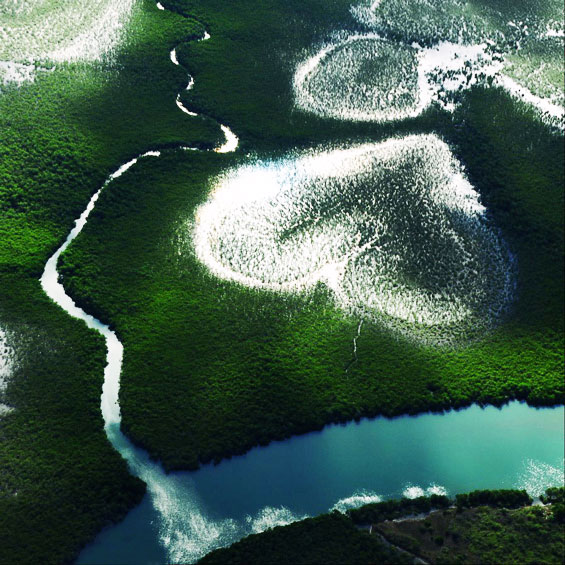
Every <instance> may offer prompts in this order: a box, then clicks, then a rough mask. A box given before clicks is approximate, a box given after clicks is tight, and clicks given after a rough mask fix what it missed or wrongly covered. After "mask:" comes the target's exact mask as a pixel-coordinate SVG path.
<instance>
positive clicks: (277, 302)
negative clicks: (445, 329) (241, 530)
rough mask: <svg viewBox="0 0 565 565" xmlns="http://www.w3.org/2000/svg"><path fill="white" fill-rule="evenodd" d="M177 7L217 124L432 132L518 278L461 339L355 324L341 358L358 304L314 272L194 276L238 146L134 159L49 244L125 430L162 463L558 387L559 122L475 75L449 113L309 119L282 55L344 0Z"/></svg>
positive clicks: (375, 136) (339, 133) (550, 393)
mask: <svg viewBox="0 0 565 565" xmlns="http://www.w3.org/2000/svg"><path fill="white" fill-rule="evenodd" d="M322 4H323V9H322ZM175 6H176V7H177V9H179V10H184V11H185V12H186V13H195V14H196V15H198V17H202V18H203V21H204V22H205V23H206V25H207V26H208V28H209V29H210V32H211V33H212V38H211V39H210V40H209V41H206V42H200V43H189V44H187V45H186V46H185V47H184V48H183V49H179V52H178V55H179V59H180V60H181V62H182V63H184V64H186V65H187V66H188V68H189V69H191V70H192V71H193V72H194V73H195V77H196V82H195V87H194V89H193V90H191V91H190V92H189V93H187V96H188V95H190V96H191V99H190V101H189V102H188V103H189V105H190V104H196V107H197V108H199V109H201V110H202V111H203V112H205V113H208V114H210V115H213V116H216V117H218V118H221V121H222V122H226V123H228V124H229V125H230V126H231V127H232V128H233V129H234V131H235V132H236V133H237V134H238V135H240V136H241V141H242V147H243V149H245V148H249V149H253V150H256V151H258V152H260V154H261V155H263V156H265V157H267V158H268V157H272V156H273V155H275V154H278V153H280V152H281V151H282V150H284V149H285V148H291V147H297V146H304V145H316V144H319V143H322V142H327V143H331V144H335V143H347V142H349V141H356V140H360V139H364V140H367V139H372V140H380V139H382V138H383V137H386V136H388V135H392V134H405V133H408V132H430V131H435V132H437V133H439V134H440V135H442V136H443V137H444V138H445V139H447V140H448V141H449V142H450V143H451V144H452V146H453V147H454V149H455V150H456V152H457V154H458V157H459V158H460V159H461V161H462V162H463V163H464V164H465V166H466V167H467V172H468V174H469V176H470V178H471V180H472V181H473V183H474V184H475V185H476V187H477V189H478V190H479V191H480V193H481V195H482V198H483V200H484V201H485V202H486V204H487V205H488V207H489V211H490V213H491V214H492V216H493V217H494V220H495V222H496V223H497V225H499V226H500V227H501V229H502V231H503V235H504V237H505V238H506V239H507V240H508V241H509V243H510V246H511V248H512V251H513V252H514V253H515V255H516V260H517V265H518V289H517V298H516V302H515V303H514V304H513V305H512V307H511V310H510V312H509V313H508V315H507V317H506V318H505V320H504V321H503V323H502V324H501V326H500V327H498V328H497V329H495V330H494V331H493V332H492V333H490V335H487V336H485V338H484V339H482V340H479V341H476V342H474V343H472V344H470V345H469V346H468V347H465V348H459V349H438V348H427V347H417V346H414V345H412V344H410V343H407V342H404V341H402V340H400V339H397V338H395V337H394V336H391V335H390V334H388V333H387V332H386V331H384V330H382V329H381V328H380V327H378V326H376V325H372V324H371V323H369V322H367V321H366V323H365V324H364V325H363V330H362V333H361V336H360V338H359V339H358V340H357V357H358V361H357V362H355V363H353V364H351V361H352V339H353V337H354V336H355V335H356V331H357V325H358V322H359V320H356V319H352V318H348V317H346V316H344V315H343V313H342V312H341V311H339V310H337V309H335V308H334V306H333V303H332V300H331V296H329V294H328V292H327V290H326V289H325V287H323V286H322V285H320V286H319V287H317V288H316V289H315V290H314V291H313V292H312V293H311V294H310V295H308V296H305V297H294V296H285V295H276V294H274V293H268V292H259V291H252V290H249V289H245V288H242V287H239V286H237V285H235V284H230V283H226V282H223V281H220V280H218V279H216V278H214V277H212V276H210V275H208V274H207V273H206V271H205V269H204V268H203V267H202V266H201V265H200V264H199V263H198V261H196V259H195V258H194V256H193V255H192V252H191V243H190V229H191V227H190V226H191V221H192V217H193V214H194V209H195V207H196V206H197V205H198V204H199V203H201V202H202V201H203V200H204V199H205V198H206V195H207V191H208V183H209V180H210V177H212V176H214V175H216V174H219V173H221V172H222V171H223V170H224V169H225V168H227V167H229V166H231V165H234V164H236V163H239V162H248V158H247V157H246V154H245V151H243V153H242V154H239V155H231V156H228V155H215V154H196V153H190V154H180V153H179V154H178V155H169V156H166V157H162V158H161V159H159V160H154V161H151V160H148V161H147V162H145V163H141V164H140V165H139V166H138V167H137V169H136V170H131V171H130V172H129V173H128V174H126V175H125V176H124V177H122V178H121V179H120V180H119V182H116V183H113V184H112V185H110V186H109V187H108V189H107V191H106V192H105V194H103V195H102V197H101V199H100V201H99V202H98V204H97V207H96V210H95V212H94V214H93V217H92V219H91V220H90V221H89V224H88V225H87V227H86V229H85V231H84V233H83V234H81V236H80V238H79V239H78V240H77V241H76V243H75V244H73V246H72V247H71V249H70V250H69V252H68V253H67V254H66V255H65V256H64V257H63V272H64V276H65V285H66V287H67V289H68V290H69V292H70V293H71V294H72V295H73V296H74V297H75V299H76V300H78V301H79V302H80V303H81V304H82V305H83V306H84V307H85V309H86V310H87V311H89V312H92V313H95V314H97V315H98V316H100V317H101V318H102V319H104V320H105V321H108V322H111V323H112V324H113V325H114V326H115V327H116V329H117V331H118V333H119V335H120V337H121V338H122V340H123V341H124V344H125V349H126V357H125V365H124V373H123V378H122V391H121V402H122V410H123V415H124V426H125V429H126V431H127V432H128V434H129V435H130V437H131V438H132V439H133V440H134V441H135V442H136V443H138V444H140V445H142V446H144V447H146V448H147V449H148V450H149V452H150V453H151V454H152V455H153V456H155V457H157V458H159V459H160V460H161V461H163V463H164V465H165V467H166V468H168V469H173V468H175V469H178V468H195V467H197V466H198V464H199V462H205V461H210V460H220V459H221V458H222V457H225V456H227V455H233V454H238V453H242V452H244V451H246V450H247V449H249V448H250V447H252V446H254V445H257V444H266V443H268V442H269V441H270V440H272V439H284V438H287V437H289V436H290V435H292V434H297V433H303V432H307V431H310V430H314V429H319V428H321V427H322V426H323V425H325V424H327V423H328V422H341V421H346V420H351V419H353V418H359V417H362V416H375V415H378V414H382V415H386V416H395V415H398V414H403V413H411V414H416V413H419V412H423V411H426V410H435V411H442V410H445V409H448V408H452V407H455V408H459V407H463V406H466V405H469V404H470V403H472V402H478V403H481V404H495V405H502V404H503V403H505V402H506V401H508V400H509V399H520V400H527V401H528V402H529V403H530V404H536V405H537V404H541V405H547V404H555V403H560V402H562V401H563V397H564V379H563V342H564V340H563V282H564V281H563V221H562V201H563V200H562V199H563V194H562V189H561V187H562V185H563V181H564V177H563V169H562V163H563V142H562V137H560V136H559V135H555V133H554V132H552V131H551V130H549V129H548V128H547V127H546V126H544V125H543V124H541V123H540V122H539V121H537V120H536V119H535V117H534V116H533V115H532V113H531V112H530V111H528V110H527V109H523V108H521V107H519V106H518V105H517V104H516V103H515V102H514V101H512V99H510V98H509V97H508V96H506V95H505V94H503V93H501V92H498V91H486V90H483V89H476V90H474V91H472V92H471V93H470V94H469V95H468V96H467V97H466V99H465V100H464V105H463V108H462V109H461V111H460V112H459V113H457V114H456V115H455V116H453V117H451V116H449V115H447V114H443V113H440V112H439V111H437V110H429V111H428V112H426V113H425V114H424V115H423V116H421V117H420V118H418V119H414V120H407V121H405V122H401V123H399V124H388V125H374V124H347V123H339V122H336V121H332V120H322V119H318V118H315V117H312V116H308V115H306V114H303V113H301V112H298V111H296V110H294V109H293V105H292V95H291V91H290V86H289V85H290V81H291V79H292V71H293V69H294V62H295V60H296V58H297V57H301V56H302V55H303V52H302V50H303V49H305V48H307V47H308V46H310V45H311V44H312V43H313V42H314V43H315V42H316V41H318V40H320V39H321V38H323V37H325V36H327V34H328V33H330V31H331V30H334V29H335V28H336V25H338V24H339V25H340V26H345V27H347V26H349V25H351V21H350V17H349V13H348V9H349V2H346V1H345V0H344V1H343V2H337V1H336V2H331V3H328V2H323V3H322V2H316V1H312V2H307V3H305V2H302V1H300V2H298V1H296V2H294V1H293V2H280V1H275V0H269V2H265V3H261V5H260V6H258V5H257V3H256V2H251V0H238V1H237V2H234V3H231V2H230V3H226V2H219V1H209V2H208V1H207V2H200V1H192V2H181V1H180V0H178V1H177V2H176V3H175ZM316 10H318V12H319V17H315V18H314V17H310V16H309V12H312V13H314V12H315V11H316ZM307 12H308V14H307ZM306 16H308V17H306ZM227 84H229V88H227V87H226V85H227ZM493 124H497V125H496V126H495V125H493ZM275 147H276V151H275V150H274V148H275ZM346 368H347V369H348V370H347V371H346Z"/></svg>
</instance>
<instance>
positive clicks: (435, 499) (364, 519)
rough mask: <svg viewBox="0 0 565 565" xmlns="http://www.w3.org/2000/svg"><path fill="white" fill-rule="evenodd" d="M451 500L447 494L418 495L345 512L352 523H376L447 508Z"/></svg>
mask: <svg viewBox="0 0 565 565" xmlns="http://www.w3.org/2000/svg"><path fill="white" fill-rule="evenodd" d="M450 504H451V501H450V500H449V498H448V497H447V496H441V495H437V494H432V495H431V496H429V497H428V496H420V497H418V498H414V499H409V498H402V499H400V500H385V501H383V502H375V503H373V504H367V505H365V506H361V508H354V509H352V510H348V511H347V514H348V515H349V517H350V518H351V520H353V523H354V524H360V525H363V524H376V523H377V522H382V521H383V520H394V519H395V518H400V517H402V516H407V515H409V514H422V513H426V512H430V511H432V510H439V509H442V508H448V507H449V506H450Z"/></svg>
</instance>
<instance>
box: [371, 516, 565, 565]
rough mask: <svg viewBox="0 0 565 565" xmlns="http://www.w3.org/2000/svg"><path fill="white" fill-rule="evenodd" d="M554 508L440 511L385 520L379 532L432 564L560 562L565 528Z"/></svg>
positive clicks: (556, 563) (378, 526)
mask: <svg viewBox="0 0 565 565" xmlns="http://www.w3.org/2000/svg"><path fill="white" fill-rule="evenodd" d="M548 512H549V511H548V510H547V509H545V508H541V507H539V506H526V507H523V508H518V509H516V510H507V509H501V508H497V507H490V506H481V507H477V508H472V509H469V508H466V509H463V510H460V511H459V510H455V509H450V510H447V511H443V512H434V513H432V514H430V515H429V516H428V517H427V518H426V522H427V523H428V524H429V526H428V527H425V528H422V527H421V521H419V520H416V521H413V520H407V521H400V522H383V523H380V524H378V525H377V526H376V529H377V531H378V532H379V533H380V534H382V535H383V536H384V537H385V539H387V540H388V541H389V542H391V543H393V544H396V545H398V546H399V547H402V548H404V549H406V550H408V551H410V552H412V553H414V554H415V555H418V556H420V557H421V558H423V559H425V560H426V561H427V562H429V563H434V564H435V563H437V564H442V565H454V564H459V563H460V564H472V563H485V564H489V565H495V564H496V565H498V564H517V563H520V564H522V563H524V564H533V563H547V564H555V565H560V564H561V563H562V562H563V551H564V548H565V543H564V542H565V530H564V529H563V526H562V525H561V524H558V523H557V522H556V521H554V520H551V519H548V518H549V515H548Z"/></svg>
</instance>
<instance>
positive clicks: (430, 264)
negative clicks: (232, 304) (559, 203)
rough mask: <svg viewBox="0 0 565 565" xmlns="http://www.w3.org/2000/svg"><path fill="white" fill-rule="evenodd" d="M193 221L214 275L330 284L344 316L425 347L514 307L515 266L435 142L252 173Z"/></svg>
mask: <svg viewBox="0 0 565 565" xmlns="http://www.w3.org/2000/svg"><path fill="white" fill-rule="evenodd" d="M195 218H196V222H195V224H196V225H195V228H194V235H193V243H194V247H195V250H196V254H197V256H198V258H199V259H200V260H201V261H202V262H203V263H204V264H205V265H207V266H208V267H209V269H210V270H211V272H212V273H214V274H215V275H216V276H219V277H221V278H224V279H227V280H232V281H235V282H237V283H240V284H243V285H246V286H250V287H253V288H262V289H270V290H277V291H281V292H304V291H307V290H308V289H310V288H312V287H313V286H314V285H315V284H316V283H318V282H324V283H325V284H326V285H327V286H328V287H329V288H331V290H332V291H333V294H334V296H335V301H336V304H337V305H338V306H339V307H340V308H342V309H343V310H344V311H345V312H348V313H354V314H355V315H363V316H367V317H369V318H371V319H373V320H374V321H375V322H376V323H379V324H382V325H384V326H386V327H388V328H389V329H392V330H394V331H397V332H400V333H402V334H403V335H405V336H406V337H410V338H413V339H416V340H417V341H420V342H426V343H455V342H458V341H460V340H461V338H462V337H463V338H465V339H466V338H468V337H469V336H470V335H471V333H473V332H474V333H475V334H476V333H477V332H481V331H482V332H484V331H486V330H488V329H489V328H491V327H493V326H494V325H495V324H496V322H497V320H498V318H499V317H500V315H501V314H502V313H503V312H504V310H505V308H506V306H507V305H508V303H509V301H510V300H511V298H512V293H513V285H514V276H513V259H512V257H511V255H510V253H509V251H508V249H507V247H506V245H505V244H504V242H503V241H502V239H501V238H500V236H499V234H498V232H497V230H496V229H495V228H494V227H493V226H492V224H491V223H490V221H489V220H488V217H487V214H486V210H485V208H484V206H483V205H482V204H481V203H480V200H479V195H478V193H477V192H476V191H475V190H474V189H473V187H472V186H471V185H470V184H469V182H468V181H467V180H466V178H465V176H464V173H463V169H462V168H461V165H460V164H459V163H458V162H457V161H456V159H455V158H454V157H453V156H452V154H451V152H450V150H449V147H448V146H447V145H446V144H445V143H444V142H443V141H441V140H440V139H439V138H438V137H436V136H434V135H415V136H409V137H405V138H394V139H391V140H388V141H386V142H383V143H379V144H366V145H359V146H355V147H352V148H348V149H333V150H329V151H317V152H314V151H312V152H307V153H303V154H296V155H294V156H289V157H287V158H284V159H281V160H275V161H260V162H256V163H255V164H252V165H243V166H241V167H238V168H235V169H233V170H231V171H229V172H227V173H226V174H224V175H222V176H220V177H219V178H217V179H216V180H215V181H214V183H213V186H212V191H211V194H210V198H209V200H208V201H207V202H206V203H205V204H204V205H202V206H201V207H200V208H199V209H198V210H197V211H196V214H195Z"/></svg>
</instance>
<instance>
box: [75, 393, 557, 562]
mask: <svg viewBox="0 0 565 565" xmlns="http://www.w3.org/2000/svg"><path fill="white" fill-rule="evenodd" d="M563 415H564V413H563V407H558V408H542V409H537V408H533V407H530V406H527V405H526V404H523V403H519V402H512V403H510V404H508V405H507V406H505V407H503V408H501V409H498V408H494V407H487V408H480V407H479V406H476V405H474V406H472V407H470V408H467V409H464V410H461V411H457V412H456V411H451V412H448V413H446V414H424V415H421V416H417V417H410V416H404V417H400V418H395V419H385V418H377V419H375V420H362V421H361V422H360V423H354V422H352V423H350V424H347V425H344V426H340V425H334V426H329V427H327V428H325V429H324V430H323V431H321V432H315V433H310V434H307V435H305V436H300V437H295V438H293V439H291V440H288V441H284V442H275V443H273V444H271V445H269V446H268V447H264V448H255V449H253V450H251V451H250V452H249V453H247V454H246V455H244V456H241V457H235V458H233V459H231V460H229V461H224V462H222V463H220V464H219V465H217V466H213V465H207V466H205V467H203V468H202V469H200V470H199V471H196V472H190V473H171V474H168V475H167V474H165V473H164V472H163V471H162V469H161V468H160V467H159V466H158V465H156V464H155V463H151V462H148V461H147V458H146V455H144V453H143V452H141V451H140V450H137V449H135V448H134V447H133V446H131V444H130V445H129V446H127V445H124V446H123V449H124V450H126V451H127V452H128V453H129V455H128V460H130V465H131V462H132V461H136V460H137V461H140V462H143V466H144V467H145V470H144V471H142V472H141V473H140V476H141V477H142V478H143V479H144V480H146V481H147V482H148V489H149V492H148V494H147V495H146V497H145V499H144V500H143V502H142V504H141V505H140V506H139V507H137V508H136V509H135V510H133V511H132V512H131V513H130V514H129V515H128V517H127V518H126V519H125V520H124V521H123V522H122V523H120V524H118V525H117V526H114V527H112V528H110V529H108V530H106V531H104V532H102V533H101V534H100V535H99V536H98V538H97V539H96V540H95V541H94V542H93V543H92V544H91V545H90V546H88V547H87V548H85V550H84V551H83V552H82V553H81V555H80V557H79V559H78V563H81V564H89V563H98V564H103V563H104V564H106V563H108V564H110V563H132V564H134V563H163V562H176V563H178V562H194V561H196V560H197V559H198V558H200V557H202V556H203V555H205V554H206V553H207V552H209V551H211V550H212V549H215V548H217V547H222V546H226V545H230V544H231V543H233V542H234V541H236V540H237V539H239V538H241V537H243V536H245V535H248V534H251V533H258V532H260V531H263V530H265V529H267V528H269V527H274V526H276V525H282V524H285V523H289V522H291V521H294V520H297V519H300V518H302V517H304V516H307V515H310V516H312V515H316V514H320V513H323V512H328V511H330V510H333V509H336V510H340V511H344V510H346V509H348V508H352V507H356V506H360V505H362V504H367V503H370V502H375V501H377V500H381V499H386V498H398V497H400V496H407V497H414V496H421V495H422V494H432V493H444V492H447V494H449V495H454V494H456V493H459V492H466V491H469V490H474V489H481V488H493V489H496V488H519V489H526V490H528V492H529V493H530V494H531V495H533V496H538V495H539V494H541V493H542V492H543V490H544V489H545V488H546V487H548V486H550V485H555V484H562V482H563V471H562V464H563V457H564V448H563V445H564V434H563V430H562V422H563ZM126 441H127V440H126ZM384 454H386V456H385V455H384ZM134 465H135V463H134Z"/></svg>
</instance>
